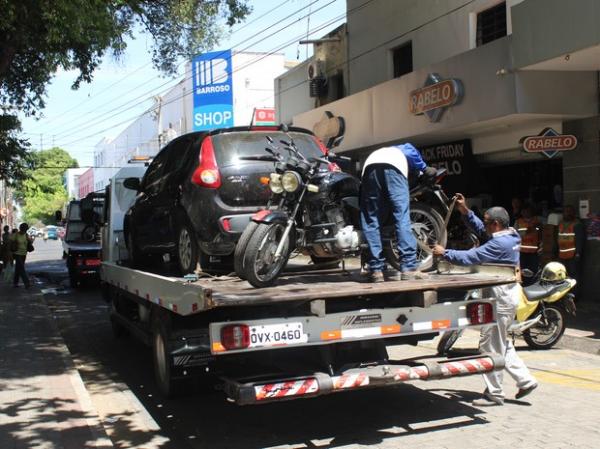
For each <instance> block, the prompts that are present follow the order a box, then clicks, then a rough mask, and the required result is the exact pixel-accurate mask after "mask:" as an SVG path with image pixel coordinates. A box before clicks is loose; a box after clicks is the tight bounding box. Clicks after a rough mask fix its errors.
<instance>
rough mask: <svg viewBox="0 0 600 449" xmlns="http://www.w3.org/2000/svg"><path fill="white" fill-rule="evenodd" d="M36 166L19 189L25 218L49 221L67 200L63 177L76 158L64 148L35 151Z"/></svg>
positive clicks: (74, 166)
mask: <svg viewBox="0 0 600 449" xmlns="http://www.w3.org/2000/svg"><path fill="white" fill-rule="evenodd" d="M32 156H33V157H32V159H33V168H32V169H31V170H30V173H28V175H29V176H28V179H26V180H25V181H23V183H22V184H21V187H20V189H19V192H18V194H19V197H20V198H21V201H22V204H23V208H24V211H25V220H26V221H35V220H40V221H42V222H43V223H48V222H49V221H50V220H52V217H53V216H54V212H55V211H57V210H61V209H62V208H63V205H64V204H65V202H66V201H67V199H68V198H67V191H66V189H65V187H64V182H63V177H64V174H65V171H66V170H67V169H68V168H76V167H77V165H78V164H77V161H76V160H75V159H73V158H72V157H71V156H70V155H69V153H67V152H66V151H65V150H63V149H61V148H51V149H50V150H45V151H39V152H37V153H32Z"/></svg>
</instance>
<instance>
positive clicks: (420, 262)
mask: <svg viewBox="0 0 600 449" xmlns="http://www.w3.org/2000/svg"><path fill="white" fill-rule="evenodd" d="M410 220H411V223H412V230H413V235H414V236H415V238H416V239H418V240H419V241H421V242H422V243H423V244H425V245H427V246H429V245H433V244H439V245H442V246H446V242H447V240H448V232H447V231H446V229H445V228H444V219H443V218H442V216H441V215H440V214H439V212H437V211H436V210H435V209H434V208H433V207H432V206H430V205H428V204H424V203H411V205H410ZM396 242H397V239H396V236H395V235H394V236H393V238H391V239H389V240H387V242H384V243H385V244H384V246H383V253H384V255H385V258H386V259H387V261H388V262H389V264H390V265H392V266H393V267H394V268H395V269H396V270H400V269H401V263H400V257H399V254H398V245H397V243H396ZM417 243H418V242H417ZM432 266H433V255H432V254H431V253H427V252H426V251H424V250H423V249H422V248H421V247H420V246H419V245H418V244H417V269H419V270H427V269H429V268H431V267H432Z"/></svg>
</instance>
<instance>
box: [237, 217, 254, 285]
mask: <svg viewBox="0 0 600 449" xmlns="http://www.w3.org/2000/svg"><path fill="white" fill-rule="evenodd" d="M257 227H258V223H256V222H254V221H251V222H250V223H248V225H247V226H246V229H244V232H243V233H242V236H241V237H240V239H239V240H238V241H237V243H236V245H235V251H234V253H233V269H234V270H235V273H236V274H237V275H238V277H239V278H240V279H242V280H246V274H245V272H244V256H245V254H246V248H247V247H248V242H249V241H250V238H251V237H252V234H254V231H255V230H256V228H257Z"/></svg>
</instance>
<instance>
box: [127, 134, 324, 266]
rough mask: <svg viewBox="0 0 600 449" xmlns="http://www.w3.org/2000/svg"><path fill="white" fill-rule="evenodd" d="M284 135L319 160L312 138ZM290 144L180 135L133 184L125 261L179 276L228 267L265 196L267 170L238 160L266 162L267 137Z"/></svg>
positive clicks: (262, 137)
mask: <svg viewBox="0 0 600 449" xmlns="http://www.w3.org/2000/svg"><path fill="white" fill-rule="evenodd" d="M288 133H289V135H290V136H291V137H292V138H293V139H294V141H295V142H296V145H297V146H298V148H299V149H300V151H302V152H303V154H304V155H306V156H307V157H322V156H323V153H324V152H326V149H325V147H324V146H323V144H322V143H321V142H320V141H319V140H318V139H317V138H316V137H315V136H314V135H313V134H312V133H311V132H310V131H307V130H305V129H301V128H290V129H289V131H288ZM267 136H270V137H271V138H272V139H273V140H274V141H276V142H277V141H279V140H280V139H283V140H289V137H288V136H287V135H286V134H285V133H284V132H282V131H281V130H280V129H279V128H277V127H234V128H226V129H220V130H215V131H211V132H194V133H189V134H186V135H183V136H181V137H179V138H177V139H175V140H173V141H171V142H170V143H169V144H168V145H166V146H165V147H164V148H163V149H162V150H161V151H160V152H159V153H158V155H157V156H156V157H155V158H154V160H153V161H152V163H151V164H150V166H149V167H148V170H147V171H146V174H145V175H144V177H143V178H142V180H141V181H139V180H138V179H137V178H130V179H128V180H127V181H126V183H125V186H126V187H129V188H133V189H136V190H138V192H139V193H138V196H137V198H136V201H135V203H134V205H133V206H132V207H131V209H129V211H128V213H127V215H126V217H125V223H124V232H125V238H126V242H127V248H128V250H129V253H130V259H131V260H132V262H133V264H134V265H135V266H139V265H140V264H141V263H142V261H143V260H145V259H146V257H147V256H148V255H160V256H163V258H164V257H165V255H167V254H168V255H169V258H174V259H175V260H176V261H177V263H178V267H179V269H180V271H181V273H182V274H186V273H190V272H192V271H194V270H195V269H196V265H197V263H198V262H200V265H201V267H202V269H203V270H205V271H211V270H212V269H214V268H221V269H223V268H227V267H229V268H230V267H232V266H233V257H232V254H233V252H234V250H235V244H236V242H237V240H238V239H239V237H240V235H241V233H242V232H243V231H244V229H245V227H246V225H247V224H248V223H249V221H250V217H251V216H252V214H254V213H255V212H257V211H258V210H260V209H261V208H263V207H264V206H265V205H266V204H267V202H268V200H269V198H270V196H271V191H270V189H269V187H268V184H267V183H266V182H265V180H266V179H268V176H269V174H270V173H271V172H272V171H273V163H272V162H263V161H248V160H242V159H241V157H244V156H255V155H263V154H265V147H266V146H267V139H266V137H267Z"/></svg>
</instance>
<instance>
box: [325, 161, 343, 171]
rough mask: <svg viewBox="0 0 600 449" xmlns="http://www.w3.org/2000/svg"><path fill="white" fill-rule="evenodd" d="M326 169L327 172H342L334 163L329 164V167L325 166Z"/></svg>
mask: <svg viewBox="0 0 600 449" xmlns="http://www.w3.org/2000/svg"><path fill="white" fill-rule="evenodd" d="M327 169H328V170H329V171H342V169H341V168H340V166H339V165H338V164H336V163H335V162H330V163H329V165H327Z"/></svg>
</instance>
